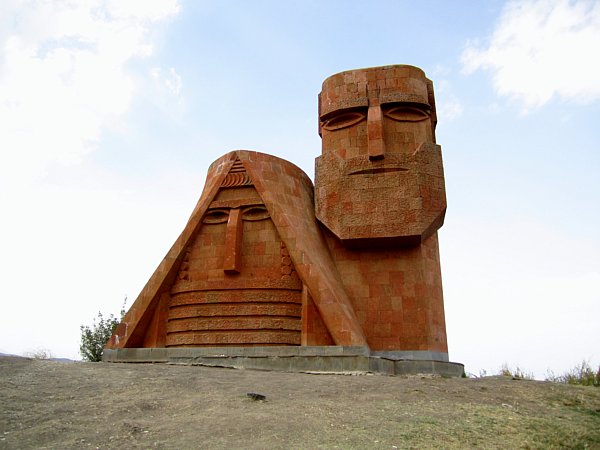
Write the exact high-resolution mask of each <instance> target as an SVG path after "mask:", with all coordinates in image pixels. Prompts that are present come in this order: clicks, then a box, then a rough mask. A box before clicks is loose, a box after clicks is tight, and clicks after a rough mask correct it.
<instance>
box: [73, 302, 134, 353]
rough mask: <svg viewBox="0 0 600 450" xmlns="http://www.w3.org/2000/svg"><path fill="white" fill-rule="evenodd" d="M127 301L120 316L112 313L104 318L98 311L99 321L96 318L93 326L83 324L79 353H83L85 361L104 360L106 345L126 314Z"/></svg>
mask: <svg viewBox="0 0 600 450" xmlns="http://www.w3.org/2000/svg"><path fill="white" fill-rule="evenodd" d="M125 302H127V298H125ZM125 302H123V307H122V308H121V312H120V316H121V317H120V318H116V317H115V316H114V315H112V314H111V315H110V316H109V317H107V318H104V316H103V315H102V313H101V312H98V317H97V322H96V319H94V323H93V325H92V326H91V327H89V326H87V325H85V326H84V325H81V327H80V329H81V344H80V345H79V353H81V356H82V357H83V359H84V360H85V361H91V362H98V361H102V354H103V353H104V346H105V345H106V343H107V342H108V340H109V339H110V337H111V336H112V334H113V331H115V328H116V327H117V325H119V323H120V322H121V320H123V317H124V316H125Z"/></svg>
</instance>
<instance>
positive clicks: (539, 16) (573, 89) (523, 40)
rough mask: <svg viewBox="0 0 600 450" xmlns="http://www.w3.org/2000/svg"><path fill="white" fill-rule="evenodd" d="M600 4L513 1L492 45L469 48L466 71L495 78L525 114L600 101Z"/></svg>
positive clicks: (502, 91)
mask: <svg viewBox="0 0 600 450" xmlns="http://www.w3.org/2000/svg"><path fill="white" fill-rule="evenodd" d="M598 49H600V2H598V1H587V0H580V1H569V0H527V1H511V2H509V3H507V5H506V6H505V8H504V10H503V12H502V15H501V17H500V19H499V21H498V23H497V25H496V29H495V30H494V32H493V34H492V36H491V40H490V42H489V45H487V47H484V48H481V47H480V46H479V45H477V44H476V43H469V44H468V45H467V47H466V49H465V50H464V52H463V54H462V62H463V65H464V69H465V72H467V73H472V72H474V71H476V70H479V69H484V70H489V71H491V72H492V74H493V83H494V88H495V90H496V92H497V93H498V94H500V95H502V96H507V97H510V98H512V99H515V100H517V101H518V102H520V103H521V104H522V107H523V111H524V112H527V111H528V110H530V109H532V108H537V107H541V106H543V105H545V104H546V103H548V102H549V101H550V100H552V99H553V98H555V97H558V98H561V99H563V100H566V101H573V102H577V103H589V102H593V101H597V100H599V99H600V59H599V58H598V57H596V54H597V53H598Z"/></svg>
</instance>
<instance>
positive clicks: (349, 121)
mask: <svg viewBox="0 0 600 450" xmlns="http://www.w3.org/2000/svg"><path fill="white" fill-rule="evenodd" d="M366 117H367V115H366V114H365V113H363V112H360V111H350V112H345V113H341V114H337V115H335V116H333V117H331V118H329V119H325V120H323V121H322V122H321V126H322V127H323V128H325V129H326V130H329V131H334V130H339V129H341V128H346V127H351V126H352V125H356V124H357V123H359V122H361V121H363V120H364V119H366Z"/></svg>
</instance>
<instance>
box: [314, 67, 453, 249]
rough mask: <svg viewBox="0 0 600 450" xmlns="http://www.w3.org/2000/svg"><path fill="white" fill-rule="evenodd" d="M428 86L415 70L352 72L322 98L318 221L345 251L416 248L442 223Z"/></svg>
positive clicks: (327, 86) (334, 80) (336, 79)
mask: <svg viewBox="0 0 600 450" xmlns="http://www.w3.org/2000/svg"><path fill="white" fill-rule="evenodd" d="M436 122H437V120H436V111H435V101H434V96H433V85H432V83H431V81H430V80H428V79H427V78H426V77H425V74H424V73H423V71H422V70H421V69H419V68H417V67H413V66H405V65H397V66H385V67H374V68H369V69H359V70H350V71H347V72H342V73H338V74H336V75H333V76H331V77H329V78H327V79H326V80H325V81H324V82H323V88H322V91H321V93H320V94H319V134H320V135H321V137H322V141H323V151H322V155H321V156H320V157H319V158H317V162H316V174H315V185H316V187H317V188H316V198H315V202H316V215H317V218H318V219H319V220H320V221H321V222H322V223H323V224H324V225H325V226H326V227H327V228H328V229H329V230H330V231H331V232H333V234H334V235H335V236H337V237H338V238H339V239H340V240H341V241H342V242H343V243H344V245H347V246H350V247H352V246H369V247H372V246H379V245H390V244H401V245H411V244H417V243H419V242H421V241H422V240H424V239H425V238H427V237H428V236H429V235H431V234H432V233H433V232H435V231H436V230H437V229H438V228H439V227H440V226H441V225H442V224H443V221H444V214H445V211H446V194H445V188H444V174H443V168H442V158H441V152H440V148H439V146H437V145H436V144H435V125H436Z"/></svg>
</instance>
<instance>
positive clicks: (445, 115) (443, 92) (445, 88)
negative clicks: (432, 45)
mask: <svg viewBox="0 0 600 450" xmlns="http://www.w3.org/2000/svg"><path fill="white" fill-rule="evenodd" d="M434 72H436V73H442V72H444V73H446V74H449V73H450V71H449V70H448V69H444V68H443V67H442V66H438V67H436V68H435V69H434ZM453 91H454V90H453V88H452V85H451V83H450V82H449V81H448V80H446V79H443V78H442V79H440V80H439V81H438V82H437V83H436V85H435V96H436V108H437V116H438V120H439V121H440V122H450V121H451V120H454V119H457V118H459V117H460V116H461V115H462V113H463V106H462V103H461V101H460V100H459V99H458V97H457V96H456V95H455V94H454V92H453Z"/></svg>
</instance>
